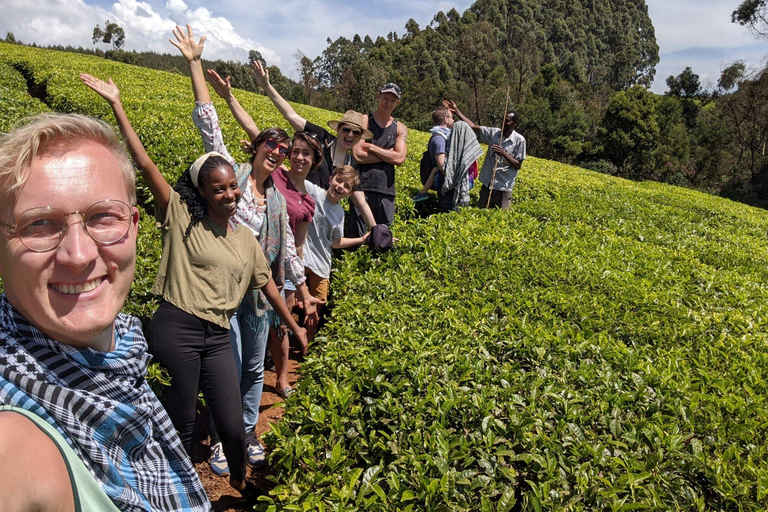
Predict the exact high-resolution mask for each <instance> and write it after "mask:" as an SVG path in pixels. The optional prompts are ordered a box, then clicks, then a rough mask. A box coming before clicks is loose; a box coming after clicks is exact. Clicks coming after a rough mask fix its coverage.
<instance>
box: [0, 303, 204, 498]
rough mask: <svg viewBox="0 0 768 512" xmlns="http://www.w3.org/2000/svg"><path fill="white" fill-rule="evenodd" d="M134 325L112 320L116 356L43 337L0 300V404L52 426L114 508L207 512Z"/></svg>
mask: <svg viewBox="0 0 768 512" xmlns="http://www.w3.org/2000/svg"><path fill="white" fill-rule="evenodd" d="M146 349H147V342H146V341H145V340H144V336H143V334H142V332H141V326H140V324H139V321H138V320H137V319H136V318H133V317H131V316H128V315H124V314H120V315H118V317H117V319H116V320H115V350H114V351H112V352H109V353H104V352H97V351H95V350H91V349H77V348H74V347H71V346H69V345H64V344H62V343H59V342H57V341H54V340H52V339H50V338H48V337H47V336H46V335H45V334H43V333H42V332H41V331H40V330H39V329H37V328H36V327H34V326H33V325H31V324H30V323H29V322H27V321H26V320H25V319H24V318H23V317H22V316H21V315H20V314H19V313H18V312H17V311H16V310H15V309H14V308H13V306H11V305H10V303H9V302H8V300H7V299H6V297H5V294H2V295H0V404H2V405H12V406H16V407H20V408H22V409H26V410H28V411H30V412H32V413H34V414H36V415H38V416H40V417H41V418H43V419H44V420H45V421H47V422H48V423H50V424H51V425H53V426H54V427H55V428H56V429H57V430H58V431H59V432H60V433H61V434H63V435H64V438H65V439H67V441H68V442H69V444H70V445H71V446H72V448H73V449H74V450H75V452H76V453H77V454H78V456H79V457H80V458H81V459H82V461H83V462H84V463H85V465H86V467H87V468H88V469H89V470H90V472H91V474H93V476H94V477H95V478H96V480H97V481H98V482H99V483H100V484H101V486H102V488H103V489H104V492H106V494H107V495H108V496H109V497H110V498H111V499H112V501H113V502H114V503H115V505H116V506H117V507H118V508H120V509H121V510H127V511H150V510H164V511H175V510H178V511H181V510H185V511H186V510H196V511H208V510H210V508H211V505H210V503H209V502H208V498H207V496H206V494H205V491H204V490H203V487H202V484H201V483H200V479H199V478H198V476H197V474H196V473H195V469H194V467H193V466H192V463H191V462H190V461H189V459H188V458H187V455H186V453H185V452H184V449H183V448H182V446H181V442H180V441H179V438H178V436H177V435H176V432H175V430H174V428H173V425H172V424H171V420H170V419H169V418H168V414H167V413H166V412H165V410H164V409H163V408H162V406H161V405H160V402H159V401H158V400H157V398H156V397H155V395H154V393H153V392H152V391H151V390H150V388H149V386H148V384H147V382H146V381H145V380H144V377H145V375H146V372H147V364H148V362H149V356H148V355H147V353H146Z"/></svg>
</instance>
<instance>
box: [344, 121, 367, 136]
mask: <svg viewBox="0 0 768 512" xmlns="http://www.w3.org/2000/svg"><path fill="white" fill-rule="evenodd" d="M338 131H340V132H342V133H351V134H352V136H353V137H359V136H362V135H363V130H362V128H358V129H357V130H355V129H353V128H350V127H349V125H346V124H345V125H343V126H341V127H340V128H339V129H338Z"/></svg>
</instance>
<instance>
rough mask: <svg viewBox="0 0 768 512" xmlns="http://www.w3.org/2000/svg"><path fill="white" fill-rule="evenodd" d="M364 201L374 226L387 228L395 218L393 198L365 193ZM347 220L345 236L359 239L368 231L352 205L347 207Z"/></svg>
mask: <svg viewBox="0 0 768 512" xmlns="http://www.w3.org/2000/svg"><path fill="white" fill-rule="evenodd" d="M365 201H366V202H367V203H368V207H369V208H370V209H371V213H372V214H373V218H374V220H375V221H376V224H386V225H387V226H389V225H390V224H392V221H393V220H394V218H395V196H390V195H387V194H381V193H379V192H366V193H365ZM348 217H349V220H348V227H347V229H346V232H347V233H348V234H347V235H346V236H348V237H350V238H359V237H361V236H363V235H364V234H365V232H366V231H368V228H367V226H366V225H365V221H364V220H363V217H362V216H361V215H360V213H359V212H358V211H357V208H356V207H355V205H354V204H352V203H350V205H349V215H348Z"/></svg>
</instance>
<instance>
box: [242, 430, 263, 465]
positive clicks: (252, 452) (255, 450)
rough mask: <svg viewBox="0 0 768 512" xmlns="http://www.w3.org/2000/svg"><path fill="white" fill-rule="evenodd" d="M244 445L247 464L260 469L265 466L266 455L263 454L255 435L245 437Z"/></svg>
mask: <svg viewBox="0 0 768 512" xmlns="http://www.w3.org/2000/svg"><path fill="white" fill-rule="evenodd" d="M245 443H246V445H247V446H248V464H250V465H251V466H253V467H255V468H258V469H261V468H264V467H266V466H267V454H266V453H264V446H262V444H261V441H259V440H258V439H257V438H256V435H255V434H253V433H251V434H248V435H246V437H245Z"/></svg>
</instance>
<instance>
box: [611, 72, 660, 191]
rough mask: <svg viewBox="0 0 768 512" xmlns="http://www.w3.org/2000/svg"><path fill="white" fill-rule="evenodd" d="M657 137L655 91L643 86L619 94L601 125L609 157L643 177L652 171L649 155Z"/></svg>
mask: <svg viewBox="0 0 768 512" xmlns="http://www.w3.org/2000/svg"><path fill="white" fill-rule="evenodd" d="M658 138H659V124H658V119H657V116H656V105H655V102H654V97H653V94H651V93H650V92H648V91H647V90H646V89H645V88H644V87H642V86H640V85H635V86H634V87H631V88H630V89H629V90H627V91H621V92H618V93H616V95H615V96H614V97H613V99H612V100H611V102H610V103H609V105H608V110H606V112H605V117H604V118H603V123H602V126H601V140H602V143H603V151H604V152H605V156H606V157H607V158H608V160H610V161H611V162H612V163H613V164H614V165H616V166H617V167H620V168H622V167H624V168H626V170H627V171H628V172H629V173H630V174H631V175H634V176H636V177H641V176H643V175H644V174H645V173H646V172H647V171H648V170H649V169H648V164H650V163H651V162H650V155H651V152H652V151H653V150H654V149H655V148H656V145H657V144H658Z"/></svg>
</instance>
